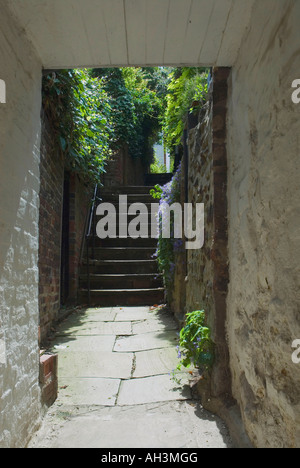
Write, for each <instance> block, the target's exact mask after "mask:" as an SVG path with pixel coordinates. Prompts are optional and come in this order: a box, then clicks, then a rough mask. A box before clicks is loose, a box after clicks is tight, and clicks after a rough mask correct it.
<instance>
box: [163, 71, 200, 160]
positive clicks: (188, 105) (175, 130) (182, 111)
mask: <svg viewBox="0 0 300 468" xmlns="http://www.w3.org/2000/svg"><path fill="white" fill-rule="evenodd" d="M207 76H208V73H207V70H206V69H205V68H190V67H183V68H175V69H174V70H173V71H172V73H171V81H170V82H169V85H168V94H167V109H166V113H165V119H164V135H165V142H166V145H167V147H168V149H169V150H170V151H171V152H173V151H174V148H175V146H177V145H179V144H180V143H181V139H182V135H183V131H184V128H185V125H186V122H187V116H188V114H189V113H194V112H197V111H198V110H199V107H200V106H201V105H203V103H204V102H205V100H206V96H207Z"/></svg>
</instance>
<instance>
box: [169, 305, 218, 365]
mask: <svg viewBox="0 0 300 468" xmlns="http://www.w3.org/2000/svg"><path fill="white" fill-rule="evenodd" d="M205 322H206V319H205V312H204V311H203V310H195V311H193V312H191V313H189V314H187V315H186V321H185V326H184V327H183V328H182V329H181V331H180V333H179V346H178V358H179V359H180V363H179V365H178V367H177V370H181V367H182V366H183V367H190V366H192V365H193V366H195V367H197V368H200V369H209V368H210V367H211V366H212V364H213V360H214V344H213V341H212V340H211V336H210V329H209V328H208V327H207V325H206V324H205Z"/></svg>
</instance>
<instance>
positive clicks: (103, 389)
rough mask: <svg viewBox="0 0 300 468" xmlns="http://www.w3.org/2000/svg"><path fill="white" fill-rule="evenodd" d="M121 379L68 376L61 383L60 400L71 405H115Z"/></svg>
mask: <svg viewBox="0 0 300 468" xmlns="http://www.w3.org/2000/svg"><path fill="white" fill-rule="evenodd" d="M120 382H121V380H119V379H104V378H68V377H65V378H63V379H61V380H60V383H59V401H60V403H61V404H70V405H96V406H99V405H106V406H114V405H115V403H116V398H117V395H118V390H119V387H120Z"/></svg>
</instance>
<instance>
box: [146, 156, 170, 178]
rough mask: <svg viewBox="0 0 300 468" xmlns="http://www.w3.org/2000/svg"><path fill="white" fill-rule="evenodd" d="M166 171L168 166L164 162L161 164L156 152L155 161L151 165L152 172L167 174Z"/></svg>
mask: <svg viewBox="0 0 300 468" xmlns="http://www.w3.org/2000/svg"><path fill="white" fill-rule="evenodd" d="M166 172H167V168H166V166H165V165H164V164H161V163H160V162H159V159H158V157H157V156H156V154H154V161H153V163H152V164H151V166H150V173H151V174H165V173H166Z"/></svg>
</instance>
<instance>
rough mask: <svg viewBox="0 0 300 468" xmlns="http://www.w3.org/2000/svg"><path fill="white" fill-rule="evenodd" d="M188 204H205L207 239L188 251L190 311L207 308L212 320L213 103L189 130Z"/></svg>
mask: <svg viewBox="0 0 300 468" xmlns="http://www.w3.org/2000/svg"><path fill="white" fill-rule="evenodd" d="M188 146H189V174H188V182H189V183H188V190H189V191H188V193H189V196H188V201H189V203H192V204H193V207H195V206H196V203H204V211H205V221H204V224H205V239H204V245H203V247H202V248H201V249H200V250H188V252H187V262H188V276H187V283H186V309H187V311H189V312H191V311H193V310H199V309H204V310H205V312H206V313H207V315H208V317H211V313H212V311H213V307H214V298H213V263H212V260H211V256H210V250H211V247H212V242H213V171H212V169H213V159H212V101H210V102H208V103H207V104H206V105H205V107H204V108H203V109H202V111H201V113H200V115H199V123H198V125H197V126H196V127H195V128H193V129H192V130H190V131H189V138H188Z"/></svg>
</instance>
